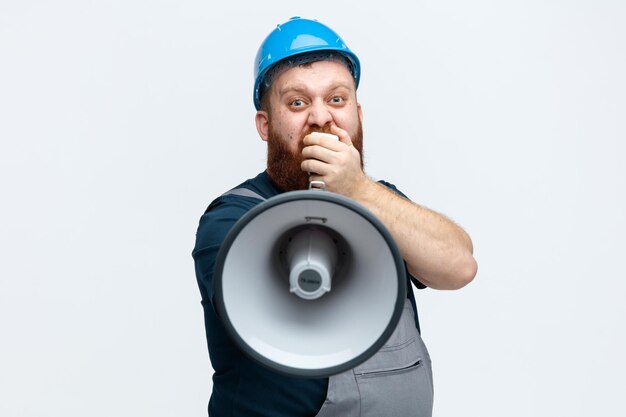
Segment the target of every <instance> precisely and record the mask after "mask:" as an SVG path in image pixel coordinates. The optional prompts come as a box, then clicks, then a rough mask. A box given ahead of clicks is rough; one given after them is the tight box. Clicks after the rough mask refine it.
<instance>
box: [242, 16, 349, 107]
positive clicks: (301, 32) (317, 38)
mask: <svg viewBox="0 0 626 417" xmlns="http://www.w3.org/2000/svg"><path fill="white" fill-rule="evenodd" d="M322 51H329V52H333V51H334V52H336V53H339V54H341V55H342V56H343V57H345V58H346V59H347V61H348V62H347V63H348V64H349V66H350V67H351V68H350V71H351V72H352V75H353V76H354V80H355V82H356V86H357V87H358V86H359V78H360V76H361V64H360V63H359V58H357V56H356V55H355V54H354V53H353V52H352V51H351V50H350V49H349V48H348V47H347V46H346V44H345V43H344V42H343V40H342V39H341V38H340V37H339V35H337V33H335V32H334V31H333V30H332V29H331V28H329V27H328V26H326V25H323V24H322V23H320V22H318V21H316V20H309V19H302V18H300V17H297V16H296V17H292V18H291V19H289V20H288V21H287V22H285V23H283V24H281V25H278V26H277V27H276V29H274V30H273V31H272V32H271V33H270V34H269V35H268V36H267V38H265V40H264V41H263V43H262V44H261V47H260V48H259V51H258V52H257V54H256V58H255V60H254V106H255V107H256V109H257V110H259V109H260V107H261V94H262V93H263V88H262V87H263V86H262V82H263V79H264V77H265V75H266V74H267V73H268V71H269V70H270V69H271V68H272V67H274V66H275V65H276V64H277V63H278V62H280V61H282V60H283V59H285V58H291V57H295V56H296V55H301V54H306V53H310V52H322ZM314 60H323V58H321V59H311V60H310V61H314Z"/></svg>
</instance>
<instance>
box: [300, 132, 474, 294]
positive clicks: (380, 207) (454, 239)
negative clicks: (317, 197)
mask: <svg viewBox="0 0 626 417" xmlns="http://www.w3.org/2000/svg"><path fill="white" fill-rule="evenodd" d="M331 132H332V133H333V134H335V135H337V136H339V142H337V141H335V140H333V139H328V138H316V137H314V136H307V137H306V138H305V139H304V144H305V146H306V147H305V148H304V150H303V152H302V154H303V159H304V161H303V162H302V169H303V170H304V171H308V172H316V173H318V175H314V176H312V177H311V179H312V180H318V181H324V182H325V183H326V188H327V189H328V190H329V191H333V192H336V193H339V194H343V195H345V196H347V197H350V198H352V199H354V200H356V201H357V202H359V203H361V204H363V205H364V206H365V207H367V208H368V209H369V210H370V211H372V212H373V213H374V215H376V216H377V217H378V218H379V219H380V220H381V221H382V222H383V224H384V225H385V226H386V227H387V229H389V232H390V233H391V235H392V236H393V238H394V239H395V241H396V243H397V244H398V247H399V249H400V252H401V253H402V257H403V258H404V260H405V262H406V263H407V267H408V270H409V272H410V273H411V275H413V276H414V277H416V278H418V279H419V280H420V281H421V282H422V283H423V284H424V285H426V286H428V287H431V288H436V289H458V288H462V287H463V286H465V285H467V284H468V283H469V282H471V281H472V279H473V278H474V276H475V275H476V271H477V263H476V261H475V259H474V257H473V247H472V242H471V240H470V238H469V236H468V235H467V234H466V233H465V232H464V231H463V229H461V228H460V227H459V226H457V225H456V224H454V223H453V222H452V221H450V220H449V219H447V218H446V217H444V216H442V215H441V214H438V213H436V212H434V211H432V210H429V209H427V208H425V207H422V206H419V205H417V204H415V203H412V202H411V201H409V200H407V199H405V198H403V197H401V196H399V195H397V194H396V193H395V192H393V191H392V190H390V189H388V188H387V187H385V186H383V185H381V184H379V183H377V182H375V181H374V180H372V179H370V178H369V177H367V176H366V175H365V173H364V172H363V170H362V168H361V160H360V155H359V153H358V151H357V150H356V149H355V148H354V146H352V142H351V141H350V137H349V135H348V134H347V132H346V131H345V130H342V129H340V128H338V127H336V126H333V127H332V130H331Z"/></svg>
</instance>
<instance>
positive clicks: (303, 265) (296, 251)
mask: <svg viewBox="0 0 626 417" xmlns="http://www.w3.org/2000/svg"><path fill="white" fill-rule="evenodd" d="M406 290H407V289H406V274H405V266H404V261H403V259H402V257H401V255H400V252H399V250H398V248H397V246H396V244H395V242H394V240H393V238H392V237H391V234H390V233H389V232H388V231H387V229H385V227H384V226H383V224H382V223H381V222H380V220H378V219H377V218H376V217H375V216H374V215H373V214H372V213H371V212H369V211H368V210H367V209H365V208H364V207H363V206H361V205H360V204H358V203H356V202H355V201H353V200H351V199H349V198H346V197H343V196H341V195H338V194H335V193H332V192H320V191H310V190H309V191H292V192H288V193H284V194H281V195H278V196H276V197H273V198H270V199H268V200H266V201H264V202H263V203H260V204H259V205H257V206H256V207H254V208H253V209H252V210H250V211H249V212H247V213H246V214H245V215H244V216H243V217H242V218H241V219H240V220H239V221H238V222H237V223H236V224H235V225H234V226H233V228H232V229H231V231H230V232H229V234H228V235H227V236H226V239H225V240H224V243H223V244H222V247H221V249H220V252H219V254H218V256H217V260H216V266H215V273H214V301H215V304H216V307H217V310H218V314H219V315H220V318H221V319H222V322H223V324H224V326H225V328H226V330H227V331H228V333H229V335H230V336H231V338H232V339H233V341H234V342H235V343H236V344H237V345H238V346H239V347H240V348H241V350H242V351H243V352H244V353H246V354H247V355H248V356H250V357H251V358H252V359H254V360H256V361H257V362H259V363H261V364H263V365H265V366H267V367H269V368H271V369H273V370H275V371H277V372H281V373H284V374H288V375H291V376H304V377H326V376H330V375H333V374H337V373H340V372H343V371H345V370H348V369H351V368H354V367H355V366H357V365H359V364H360V363H362V362H364V361H365V360H367V359H368V358H369V357H370V356H372V355H373V354H374V353H375V352H376V351H378V349H380V347H381V346H382V345H383V344H384V343H385V342H386V341H387V339H388V338H389V336H390V335H391V333H392V332H393V330H394V329H395V327H396V325H397V323H398V320H399V319H400V315H401V313H402V307H403V305H404V300H405V299H406Z"/></svg>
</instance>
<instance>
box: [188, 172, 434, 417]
mask: <svg viewBox="0 0 626 417" xmlns="http://www.w3.org/2000/svg"><path fill="white" fill-rule="evenodd" d="M381 183H382V184H384V185H385V186H387V187H389V188H390V189H392V190H394V191H395V192H397V193H399V194H400V195H403V194H402V193H400V192H399V191H398V190H397V189H396V188H395V186H393V185H392V184H389V183H386V182H384V181H381ZM236 188H247V189H249V190H252V191H254V192H255V193H257V194H259V195H261V196H262V197H264V198H266V199H267V198H271V197H273V196H276V195H278V194H280V193H281V191H280V190H279V189H278V188H276V186H275V185H274V183H273V182H272V181H271V180H270V177H269V175H268V174H267V172H262V173H261V174H259V175H257V176H256V177H255V178H252V179H249V180H247V181H245V182H244V183H242V184H240V185H239V186H237V187H236ZM260 202H261V201H260V200H259V199H256V198H251V197H244V196H240V195H234V194H228V195H224V196H221V197H218V198H217V199H215V200H214V201H213V202H212V203H211V204H210V205H209V207H208V208H207V210H206V211H205V213H204V215H203V216H202V217H201V219H200V224H199V226H198V231H197V233H196V245H195V248H194V250H193V253H192V255H193V258H194V261H195V269H196V279H197V281H198V286H199V288H200V294H201V296H202V306H203V308H204V322H205V328H206V337H207V344H208V348H209V357H210V359H211V364H212V366H213V369H214V371H215V372H214V374H213V393H212V395H211V399H210V401H209V415H210V416H214V417H221V416H229V417H230V416H232V417H256V416H258V417H301V416H302V417H305V416H307V417H308V416H311V417H314V416H315V415H316V414H317V412H318V410H319V409H320V408H321V406H322V404H323V402H324V400H325V398H326V391H327V388H328V378H318V379H310V378H309V379H307V378H295V377H289V376H285V375H282V374H278V373H275V372H273V371H271V370H269V369H267V368H265V367H264V366H262V365H259V364H257V363H256V362H254V361H252V360H251V359H249V358H248V357H247V356H246V355H245V354H243V352H242V351H241V350H240V349H239V348H238V347H237V346H236V345H235V344H234V343H233V342H232V341H231V339H230V338H229V336H228V335H227V333H226V330H225V328H224V327H223V325H222V323H221V321H220V319H219V317H218V314H217V312H216V309H215V308H214V305H213V269H214V266H215V260H216V258H217V254H218V252H219V249H220V246H221V245H222V242H223V241H224V239H225V237H226V235H227V234H228V232H229V231H230V229H231V228H232V226H233V225H234V224H235V223H236V222H237V220H239V219H240V218H241V217H242V216H243V215H244V214H245V213H246V212H247V211H248V210H250V209H251V208H253V207H254V206H255V205H257V204H259V203H260ZM407 277H410V275H409V274H408V271H407ZM411 279H413V282H414V283H415V285H416V286H417V287H418V288H424V285H422V284H421V283H420V282H419V281H417V280H415V279H414V278H413V277H411ZM408 284H409V281H408V279H407V285H408ZM407 294H408V297H409V299H410V300H411V304H412V305H413V310H414V312H415V323H416V325H417V328H418V331H419V322H418V319H417V308H416V305H415V299H414V297H413V293H412V291H410V285H409V291H407Z"/></svg>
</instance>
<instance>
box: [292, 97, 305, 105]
mask: <svg viewBox="0 0 626 417" xmlns="http://www.w3.org/2000/svg"><path fill="white" fill-rule="evenodd" d="M290 105H291V106H292V107H302V106H304V100H302V99H299V98H297V99H295V100H293V101H292V102H291V104H290Z"/></svg>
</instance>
